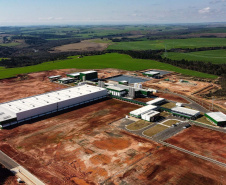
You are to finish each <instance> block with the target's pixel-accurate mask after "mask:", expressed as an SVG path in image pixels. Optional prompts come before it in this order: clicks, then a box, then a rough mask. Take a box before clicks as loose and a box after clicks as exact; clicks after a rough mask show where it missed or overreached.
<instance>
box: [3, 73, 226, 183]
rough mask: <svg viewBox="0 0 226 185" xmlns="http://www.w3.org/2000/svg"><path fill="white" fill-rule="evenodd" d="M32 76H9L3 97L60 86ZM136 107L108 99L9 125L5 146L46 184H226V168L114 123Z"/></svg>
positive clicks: (16, 96)
mask: <svg viewBox="0 0 226 185" xmlns="http://www.w3.org/2000/svg"><path fill="white" fill-rule="evenodd" d="M61 72H62V71H61ZM41 74H42V75H43V76H42V75H41ZM56 74H58V73H56ZM40 75H41V76H40ZM51 75H52V74H51ZM53 75H55V74H53ZM32 76H33V78H34V79H32ZM32 76H31V77H30V79H28V80H19V81H14V80H13V81H11V80H8V81H7V80H5V81H4V83H3V84H1V87H0V88H3V89H4V88H5V92H4V93H3V94H1V95H0V100H1V101H9V100H13V99H17V98H20V97H26V96H31V95H35V94H39V93H43V92H46V91H50V90H55V88H56V87H55V86H54V84H52V83H50V82H48V80H47V79H46V76H47V75H46V74H45V73H40V74H32ZM43 78H44V81H42V79H43ZM31 82H32V83H31ZM34 84H36V85H37V86H34ZM43 84H44V85H43ZM22 85H26V86H27V87H26V88H25V87H24V89H23V91H21V89H20V88H19V89H18V86H22ZM6 86H7V88H6ZM61 88H64V86H62V87H61ZM3 89H1V92H2V90H3ZM11 91H12V92H11ZM13 95H14V96H13ZM136 108H138V106H136V105H132V104H127V103H125V102H121V101H118V100H105V101H102V102H99V103H95V104H93V105H89V106H86V107H81V108H79V109H75V110H72V111H68V112H66V113H63V114H59V115H56V116H54V117H49V118H45V119H43V120H39V121H38V120H37V122H33V123H26V124H23V125H19V126H17V127H15V128H10V129H3V130H1V131H0V149H1V150H2V151H3V152H5V153H6V154H8V155H9V156H10V157H12V158H13V159H14V160H16V161H17V162H18V163H19V164H21V165H22V166H24V167H25V168H27V169H28V170H29V171H30V172H31V173H33V174H34V175H36V176H37V177H38V178H39V179H41V180H42V181H43V182H44V183H46V184H54V185H58V184H60V185H61V184H100V183H102V182H106V183H105V184H110V183H111V182H112V184H115V185H116V184H137V185H138V184H144V185H146V184H166V183H169V184H178V185H180V184H189V185H190V184H203V185H204V184H205V185H206V184H220V182H221V184H226V182H225V179H226V177H225V172H226V170H225V168H221V167H219V166H216V165H214V164H212V163H208V162H206V161H203V160H201V159H197V158H195V157H192V156H189V155H187V154H184V153H181V152H179V151H176V150H173V149H170V148H167V147H164V146H161V145H159V144H157V143H154V142H151V141H148V140H146V139H144V138H140V137H138V136H134V135H132V134H129V133H127V132H125V131H122V130H120V129H119V128H118V127H117V126H118V125H117V124H119V123H120V122H119V121H117V124H116V123H112V122H113V121H115V120H118V119H119V118H122V117H124V116H125V115H128V113H129V112H130V111H132V110H134V109H136ZM110 123H112V124H110Z"/></svg>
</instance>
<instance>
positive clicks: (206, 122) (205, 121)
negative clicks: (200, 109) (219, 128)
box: [195, 116, 216, 126]
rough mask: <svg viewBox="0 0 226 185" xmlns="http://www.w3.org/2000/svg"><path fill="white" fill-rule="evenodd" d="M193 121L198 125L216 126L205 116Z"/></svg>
mask: <svg viewBox="0 0 226 185" xmlns="http://www.w3.org/2000/svg"><path fill="white" fill-rule="evenodd" d="M195 121H198V122H200V123H204V124H207V125H211V126H216V125H215V124H213V123H211V122H210V121H209V120H208V119H207V118H206V117H205V116H202V117H200V118H198V119H196V120H195Z"/></svg>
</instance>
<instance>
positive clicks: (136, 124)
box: [126, 120, 153, 131]
mask: <svg viewBox="0 0 226 185" xmlns="http://www.w3.org/2000/svg"><path fill="white" fill-rule="evenodd" d="M152 124H153V123H150V122H147V121H144V120H140V121H136V122H134V123H131V124H129V125H128V126H127V127H126V128H127V129H129V130H132V131H135V130H140V129H142V128H145V127H147V126H149V125H152Z"/></svg>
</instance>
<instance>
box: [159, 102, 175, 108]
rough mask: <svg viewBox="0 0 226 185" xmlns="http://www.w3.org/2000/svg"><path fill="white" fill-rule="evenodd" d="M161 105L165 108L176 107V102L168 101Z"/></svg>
mask: <svg viewBox="0 0 226 185" xmlns="http://www.w3.org/2000/svg"><path fill="white" fill-rule="evenodd" d="M161 107H164V108H167V109H172V108H173V107H176V104H175V103H172V102H168V103H165V104H163V105H161Z"/></svg>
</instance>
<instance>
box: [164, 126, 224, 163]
mask: <svg viewBox="0 0 226 185" xmlns="http://www.w3.org/2000/svg"><path fill="white" fill-rule="evenodd" d="M167 142H168V143H171V144H173V145H176V146H179V147H181V148H184V149H186V150H189V151H192V152H194V153H197V154H200V155H203V156H206V157H209V158H213V159H215V160H218V161H221V162H223V163H226V134H225V133H223V132H217V131H214V130H210V129H207V128H203V127H198V126H192V127H190V128H189V129H185V130H184V131H183V132H181V133H180V134H177V135H176V136H174V137H171V138H170V139H168V140H167Z"/></svg>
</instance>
